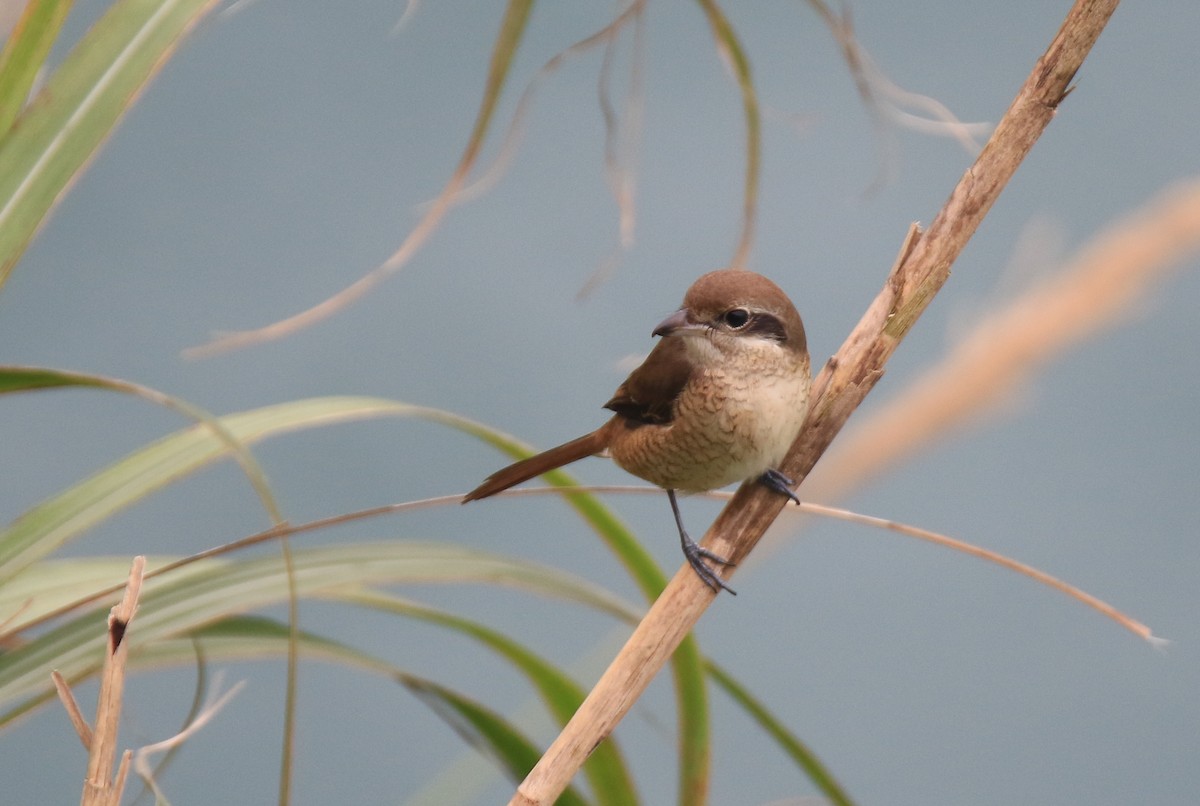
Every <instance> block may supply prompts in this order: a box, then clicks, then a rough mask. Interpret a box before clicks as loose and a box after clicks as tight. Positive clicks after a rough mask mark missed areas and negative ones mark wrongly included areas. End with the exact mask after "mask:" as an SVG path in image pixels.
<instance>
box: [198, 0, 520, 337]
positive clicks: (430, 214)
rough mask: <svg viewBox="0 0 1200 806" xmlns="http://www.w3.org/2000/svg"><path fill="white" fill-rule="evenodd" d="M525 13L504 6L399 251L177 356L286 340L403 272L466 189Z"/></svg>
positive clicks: (510, 6) (518, 7) (517, 7)
mask: <svg viewBox="0 0 1200 806" xmlns="http://www.w3.org/2000/svg"><path fill="white" fill-rule="evenodd" d="M528 12H529V4H528V3H516V2H513V3H510V4H509V7H508V11H507V13H506V14H505V17H504V20H503V22H502V23H501V28H500V34H499V35H498V36H497V40H496V48H495V50H493V52H492V60H491V65H490V67H489V70H488V80H487V84H486V86H485V88H484V98H483V103H482V104H481V106H480V109H479V112H478V113H477V116H476V120H475V127H474V129H473V131H472V133H471V137H470V139H469V140H468V142H467V146H466V148H465V149H464V151H463V154H462V156H461V157H460V158H459V162H458V165H457V166H456V167H455V169H454V173H453V174H452V175H451V177H450V179H449V181H448V182H447V183H446V185H445V187H444V188H443V189H442V192H441V193H440V194H439V195H438V197H437V198H436V199H435V200H434V202H433V204H432V205H431V206H430V208H429V210H428V211H427V212H426V213H425V215H424V216H422V217H421V220H420V221H418V222H417V225H416V226H415V227H413V229H412V231H411V232H409V234H408V237H406V238H405V239H404V241H403V242H402V243H401V244H400V248H399V249H397V250H396V251H395V252H394V253H393V254H392V256H391V257H389V258H388V259H387V260H386V261H384V262H383V263H381V264H380V265H379V266H377V267H376V268H374V269H372V270H371V271H370V272H368V273H367V274H364V275H363V276H362V277H360V278H359V279H358V280H356V281H355V282H353V283H351V284H350V285H348V286H346V288H344V289H342V290H341V291H339V292H338V293H336V294H334V295H333V296H331V297H329V298H327V299H326V300H324V301H323V302H321V303H318V304H317V305H314V306H313V307H311V308H309V309H308V310H306V311H301V312H300V313H298V314H295V315H293V316H289V317H288V318H286V319H281V320H279V321H278V322H275V323H273V324H270V325H267V326H266V327H262V328H258V329H256V330H242V331H236V332H228V333H223V334H218V335H217V336H216V337H215V338H214V339H213V340H212V341H210V342H209V343H207V344H202V345H198V346H196V347H190V348H188V349H186V350H184V351H183V355H184V357H185V358H207V357H210V356H213V355H217V354H219V353H224V352H228V351H230V350H235V349H240V348H243V347H248V346H250V345H254V344H261V343H263V342H268V341H275V340H276V339H282V338H285V337H287V336H290V335H291V334H293V333H296V332H297V331H299V330H302V329H304V328H306V327H309V326H311V325H313V324H316V323H317V322H320V321H321V320H323V319H326V318H328V317H330V316H333V315H334V314H336V313H338V312H339V311H341V310H343V309H344V308H346V307H347V306H349V305H351V304H353V303H354V302H356V301H358V300H359V299H361V298H362V297H363V296H365V295H366V294H367V293H368V292H370V291H371V289H373V288H374V287H375V286H377V285H378V284H379V283H381V282H382V281H383V280H385V279H387V278H388V277H390V276H391V275H393V274H395V273H396V272H398V271H400V269H402V268H404V266H405V265H406V264H407V263H408V261H409V260H411V259H412V257H413V255H415V254H416V253H417V252H418V251H419V250H420V249H421V247H423V246H424V245H425V242H426V241H428V240H429V238H430V237H431V236H432V235H433V233H434V232H435V231H436V230H437V228H438V227H439V226H440V225H441V222H442V219H443V218H445V216H446V213H448V212H449V211H450V208H451V207H453V206H454V200H455V198H456V197H457V194H458V193H459V191H460V190H461V189H462V188H463V186H464V185H466V182H467V176H468V175H469V174H470V172H471V169H472V168H473V167H474V165H475V162H476V160H477V158H478V157H479V152H480V151H481V150H482V148H483V140H484V137H483V135H484V134H485V133H486V130H487V124H488V121H489V120H490V118H491V115H492V112H493V111H494V110H495V105H496V102H497V101H498V99H499V95H500V89H501V86H502V84H503V82H504V78H505V75H506V73H507V68H508V63H509V60H510V59H511V57H512V55H513V54H512V50H514V49H515V43H514V42H513V41H512V39H513V38H514V37H519V35H520V31H521V30H523V28H524V24H525V18H526V16H527V15H528Z"/></svg>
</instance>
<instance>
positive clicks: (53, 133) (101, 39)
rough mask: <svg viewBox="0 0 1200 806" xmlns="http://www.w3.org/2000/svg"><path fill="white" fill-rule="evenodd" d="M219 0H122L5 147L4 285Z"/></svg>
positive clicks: (0, 220)
mask: <svg viewBox="0 0 1200 806" xmlns="http://www.w3.org/2000/svg"><path fill="white" fill-rule="evenodd" d="M214 5H216V0H118V2H116V3H114V4H113V5H112V7H111V8H109V10H108V11H107V12H106V13H105V15H104V16H103V17H102V18H101V19H100V20H99V21H98V22H97V23H96V24H95V25H94V26H93V27H92V29H91V30H90V31H89V32H88V33H87V34H86V35H85V36H84V37H83V39H82V40H81V41H80V42H79V44H78V45H76V46H75V48H74V49H73V50H72V51H71V53H70V54H69V55H68V56H67V58H66V60H65V61H64V62H63V64H62V65H61V66H60V67H59V68H58V70H56V71H55V73H54V75H53V76H51V78H50V80H49V81H48V82H47V83H46V86H45V87H44V88H43V89H42V90H41V92H39V93H38V95H37V96H36V97H35V98H34V99H33V102H32V103H31V104H30V105H29V107H28V108H27V109H26V110H25V112H24V113H22V114H21V115H20V116H19V118H18V119H19V121H20V125H18V126H15V127H13V128H12V129H11V130H10V131H9V132H8V135H7V136H6V137H4V139H3V140H2V141H0V285H3V283H4V282H5V281H6V280H7V278H8V275H9V274H10V273H11V271H12V268H13V266H14V265H15V264H16V262H17V260H18V258H20V256H21V253H22V252H24V250H25V246H26V245H27V244H28V243H29V240H30V238H32V237H33V235H34V233H35V232H36V231H37V229H38V228H39V227H40V226H41V224H42V222H43V221H44V220H45V218H46V215H47V213H49V211H50V209H51V208H52V207H53V206H54V203H55V202H56V201H57V200H58V198H59V197H60V196H61V195H62V194H63V192H64V191H66V189H67V187H68V186H69V185H70V183H71V181H72V179H74V178H75V176H76V175H77V174H78V173H79V171H80V170H81V169H82V168H83V167H84V165H86V164H87V161H88V159H90V158H91V156H92V155H93V154H94V153H95V151H96V149H97V148H98V147H99V146H100V144H101V143H102V142H104V139H105V138H106V137H107V136H108V135H109V133H110V132H111V131H112V129H113V127H114V126H115V125H116V123H117V121H118V120H120V118H121V116H122V115H123V114H124V113H125V110H126V109H128V108H129V105H130V104H131V103H132V102H133V100H134V98H136V96H137V94H138V92H139V91H141V90H142V89H143V88H144V87H145V85H146V83H147V82H148V81H149V80H150V78H151V77H152V76H153V75H154V73H155V72H156V71H157V70H158V68H159V67H161V66H162V65H163V64H164V63H165V62H166V59H167V57H168V55H169V54H170V53H171V51H172V49H173V48H174V47H175V46H176V44H178V42H179V39H180V37H181V36H182V35H183V34H184V33H185V32H186V31H187V30H188V28H189V27H190V26H192V25H193V24H195V22H196V21H197V20H198V19H199V18H200V17H201V15H203V14H204V12H206V11H207V10H208V9H210V8H212V7H213V6H214Z"/></svg>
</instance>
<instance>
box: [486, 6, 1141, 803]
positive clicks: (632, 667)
mask: <svg viewBox="0 0 1200 806" xmlns="http://www.w3.org/2000/svg"><path fill="white" fill-rule="evenodd" d="M1116 5H1117V3H1116V0H1077V2H1076V3H1075V5H1074V6H1073V7H1072V8H1071V10H1070V12H1068V14H1067V18H1066V20H1065V21H1064V22H1063V25H1062V27H1061V28H1060V30H1059V31H1058V33H1057V35H1056V36H1055V37H1054V39H1053V41H1052V42H1051V43H1050V46H1049V48H1048V49H1047V50H1046V52H1045V54H1043V55H1042V57H1041V58H1040V59H1038V61H1037V64H1036V65H1035V66H1034V69H1033V71H1032V73H1031V75H1030V76H1029V78H1028V79H1027V80H1026V82H1025V84H1024V85H1023V86H1022V88H1021V90H1020V91H1019V92H1018V94H1017V97H1016V98H1015V99H1014V101H1013V103H1012V105H1011V106H1010V107H1009V109H1008V111H1007V112H1006V113H1005V115H1004V117H1003V119H1002V120H1001V121H1000V124H999V125H998V126H997V127H996V130H995V131H994V132H993V133H992V137H991V139H990V140H989V141H988V144H987V145H986V146H985V147H984V149H983V151H982V153H981V154H980V155H979V157H978V158H977V159H976V160H975V163H974V165H972V166H971V167H970V168H969V169H968V170H967V172H966V174H964V176H963V177H962V179H961V180H960V181H959V183H958V185H957V186H956V187H955V189H954V191H953V192H952V193H951V195H950V198H949V199H948V200H947V202H946V204H945V205H944V206H943V208H942V210H941V211H940V212H939V213H938V215H937V217H936V218H934V220H933V223H932V224H931V225H930V227H929V230H928V232H927V233H925V235H924V236H923V237H920V238H918V239H916V241H915V243H912V244H911V249H906V250H904V251H902V255H901V259H900V260H899V261H898V262H897V266H896V267H895V269H893V271H892V272H891V274H890V275H889V276H888V278H887V281H886V283H885V285H884V288H883V290H882V291H881V292H880V294H879V295H878V296H877V297H876V299H875V300H874V302H872V304H871V306H870V307H869V308H868V310H867V312H866V313H865V314H864V316H863V318H862V319H861V320H860V322H859V324H858V325H857V326H856V327H855V329H854V331H853V332H852V333H851V334H850V336H849V338H848V339H847V340H846V342H845V343H844V344H843V346H842V348H841V349H840V350H839V351H838V353H837V355H835V356H834V357H833V358H832V359H830V361H829V362H828V363H827V364H826V366H825V367H824V369H822V371H821V373H820V375H819V376H818V378H817V382H816V385H815V390H814V391H815V394H814V400H813V404H812V408H811V410H810V413H809V419H808V422H807V424H806V425H805V428H804V430H803V432H802V433H801V435H800V437H799V439H797V441H796V444H795V445H793V446H792V449H791V451H789V453H788V456H787V457H786V458H785V459H784V461H783V463H782V467H781V468H780V469H781V470H782V471H783V472H784V473H786V474H787V475H788V476H790V477H792V478H794V479H797V480H802V479H804V478H805V477H806V476H807V475H808V472H809V471H810V470H811V469H812V467H813V465H814V464H815V463H816V461H817V459H818V458H819V457H820V456H821V454H822V453H824V451H825V449H826V448H827V447H828V446H829V444H830V442H832V440H833V438H834V437H835V436H836V435H837V433H838V432H839V431H840V430H841V429H842V427H843V426H844V425H845V423H846V420H847V419H849V417H850V415H851V414H852V413H853V412H854V410H855V409H856V408H857V407H858V406H859V404H860V403H861V402H862V400H863V399H864V398H865V397H866V395H867V394H868V393H869V392H870V390H871V389H872V388H873V387H874V385H875V383H876V382H877V381H878V380H879V378H880V377H881V376H882V374H883V369H884V366H885V364H886V363H887V360H888V358H890V357H891V354H892V353H893V352H894V351H895V349H896V347H897V346H898V345H899V343H900V341H901V340H902V339H903V338H904V336H905V334H907V332H908V331H909V329H910V328H911V327H912V326H913V324H914V323H915V322H916V320H917V318H918V317H919V316H920V315H921V313H922V312H923V311H924V310H925V308H926V307H927V306H928V305H929V303H930V301H931V300H932V299H933V297H934V295H935V294H936V293H937V292H938V290H939V289H940V288H941V287H942V285H943V284H944V283H945V282H946V280H947V278H948V277H949V273H950V266H951V265H952V264H953V262H954V259H955V258H956V257H957V256H958V255H959V253H960V252H961V251H962V249H963V247H964V246H965V245H966V243H967V241H968V240H969V239H970V237H971V235H972V234H974V232H975V230H976V229H977V228H978V226H979V224H980V222H981V221H982V220H983V217H984V216H985V215H986V213H987V212H988V210H990V209H991V206H992V204H994V203H995V201H996V199H997V197H998V196H999V194H1000V191H1001V190H1002V189H1003V188H1004V186H1005V184H1007V182H1008V180H1009V178H1010V177H1011V176H1012V174H1013V173H1014V172H1015V171H1016V169H1017V166H1018V165H1020V163H1021V161H1022V160H1023V159H1024V157H1025V155H1026V154H1027V153H1028V152H1029V150H1030V149H1031V148H1032V147H1033V144H1034V143H1035V142H1036V141H1037V138H1038V136H1039V135H1040V134H1041V132H1042V131H1043V130H1044V129H1045V128H1046V126H1047V125H1049V122H1050V120H1051V119H1052V118H1053V116H1054V113H1055V110H1056V109H1057V108H1058V105H1059V103H1060V102H1061V101H1062V99H1063V98H1064V97H1065V96H1066V94H1067V92H1068V86H1069V84H1070V82H1071V80H1072V79H1073V78H1074V76H1075V73H1076V71H1077V70H1078V69H1079V67H1080V66H1081V65H1082V63H1083V59H1084V57H1085V56H1086V55H1087V53H1088V51H1089V50H1090V49H1091V47H1092V45H1093V44H1094V43H1095V41H1096V39H1097V38H1098V37H1099V35H1100V32H1101V31H1102V30H1103V29H1104V26H1105V24H1106V23H1107V21H1108V19H1109V17H1110V16H1111V15H1112V13H1113V11H1114V10H1115V9H1116ZM783 504H784V499H783V497H782V496H779V495H777V494H773V493H771V491H769V490H766V489H764V488H763V487H762V485H750V484H744V485H742V487H741V488H740V489H739V490H738V491H737V493H736V494H735V495H734V497H733V500H732V501H730V503H729V505H728V506H726V507H725V509H724V510H723V511H722V512H721V514H720V515H719V516H718V518H717V520H716V522H715V523H714V524H713V525H712V527H711V528H710V529H709V531H708V534H707V535H706V537H705V541H704V544H705V545H706V547H707V548H708V549H709V550H711V551H714V552H716V553H717V554H719V555H722V556H725V557H728V558H730V560H732V561H733V562H738V561H740V560H741V559H742V558H743V557H745V556H746V554H748V553H749V552H750V550H751V549H752V548H753V547H754V546H755V545H756V544H757V542H758V540H759V539H760V538H761V537H762V534H763V533H764V532H765V531H766V529H767V527H768V526H770V524H771V523H772V522H773V521H774V520H775V517H776V516H777V515H778V514H779V512H780V510H781V509H782V508H783ZM715 598H716V594H715V593H714V592H713V591H712V590H711V589H710V588H709V587H708V586H707V585H705V584H704V583H703V582H702V581H701V580H700V579H699V577H698V576H697V575H696V574H695V573H694V572H693V571H692V570H691V568H689V567H688V566H687V565H686V564H685V565H684V566H683V567H682V568H681V569H680V571H679V573H677V574H676V575H675V577H674V579H672V580H671V582H670V583H669V584H668V585H667V588H666V590H664V591H663V593H662V595H661V596H660V597H659V598H658V600H657V601H656V602H655V603H654V605H653V606H652V607H651V608H650V611H649V612H648V613H647V615H646V617H645V618H644V619H643V620H642V622H641V623H640V624H639V625H638V627H637V628H636V629H635V630H634V632H633V635H632V636H631V637H630V638H629V641H628V642H627V643H626V644H625V647H624V648H623V649H622V650H621V652H620V654H618V656H617V658H616V659H615V660H614V661H613V662H612V664H611V665H610V666H609V668H608V669H607V670H606V671H605V672H604V674H603V676H601V678H600V680H599V681H598V682H597V683H596V685H595V687H594V688H593V689H592V691H591V693H590V694H589V695H588V697H587V699H586V700H585V701H584V702H583V704H582V705H581V706H580V707H579V709H578V711H576V713H575V715H574V716H573V717H572V718H571V720H570V721H569V722H568V724H567V725H566V727H565V728H564V729H563V731H562V732H561V733H560V734H559V736H558V738H557V739H555V740H554V742H553V743H552V744H551V745H550V747H549V748H548V749H547V750H546V752H545V753H544V754H543V756H542V758H541V760H540V761H538V763H537V764H536V765H535V766H534V768H533V770H531V771H530V773H529V775H528V776H526V778H525V780H524V781H523V782H522V783H521V785H520V786H519V787H518V789H517V791H516V793H515V794H514V795H513V798H512V800H511V801H510V803H511V804H514V805H515V806H531V805H532V804H537V805H538V806H548V804H550V803H553V802H554V800H555V799H556V798H557V797H558V795H559V794H560V793H561V792H562V791H563V790H564V789H565V788H566V786H567V785H568V784H569V783H570V781H571V779H572V778H574V776H575V774H576V772H577V771H578V770H579V768H580V766H581V765H582V764H583V762H584V761H585V760H586V759H587V757H588V755H589V754H590V753H591V752H592V750H594V749H595V748H596V746H597V745H598V744H599V743H600V742H602V741H604V739H605V738H607V737H608V735H609V734H610V733H611V732H612V730H613V729H614V728H615V727H616V725H617V723H618V722H619V721H620V720H621V718H622V717H623V716H624V715H625V713H626V712H627V711H628V710H629V708H630V707H632V705H633V703H634V702H636V701H637V698H638V697H639V696H640V695H641V693H642V691H643V690H644V689H645V688H646V686H648V685H649V683H650V681H651V680H652V679H653V678H654V676H655V675H656V674H657V673H658V671H659V670H660V669H661V668H662V666H663V665H664V664H665V663H666V662H667V660H668V659H669V658H670V656H671V653H672V652H674V650H675V648H676V647H677V646H678V645H679V642H680V641H681V640H683V637H684V636H685V635H687V633H688V632H689V631H690V630H691V629H692V626H693V625H694V624H695V623H696V621H698V620H699V618H700V616H701V615H702V614H703V612H704V611H705V610H706V609H707V608H708V606H709V605H710V604H711V603H712V602H713V600H714V599H715Z"/></svg>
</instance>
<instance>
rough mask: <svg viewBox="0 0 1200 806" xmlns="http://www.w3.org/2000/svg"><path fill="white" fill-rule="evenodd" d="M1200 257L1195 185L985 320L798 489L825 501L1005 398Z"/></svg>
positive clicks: (1157, 203) (1176, 189)
mask: <svg viewBox="0 0 1200 806" xmlns="http://www.w3.org/2000/svg"><path fill="white" fill-rule="evenodd" d="M1198 250H1200V179H1191V180H1188V181H1184V182H1180V183H1178V184H1176V185H1174V186H1172V187H1169V188H1167V189H1166V190H1165V191H1163V192H1162V193H1160V194H1159V195H1158V196H1156V197H1155V198H1154V199H1152V200H1150V201H1149V202H1147V203H1146V204H1145V205H1143V206H1142V207H1141V208H1140V209H1138V210H1137V211H1135V212H1134V213H1132V214H1130V215H1128V216H1126V217H1125V218H1123V219H1121V220H1120V221H1117V222H1116V223H1115V224H1112V225H1110V226H1109V227H1108V228H1107V229H1105V230H1103V231H1102V232H1101V233H1100V234H1098V235H1096V236H1095V237H1094V238H1092V239H1091V240H1090V241H1089V242H1088V243H1087V244H1086V245H1085V246H1084V247H1083V248H1082V249H1080V250H1079V251H1078V252H1077V253H1076V255H1075V257H1074V258H1073V259H1072V260H1071V261H1070V262H1069V263H1067V264H1066V266H1065V268H1063V269H1062V270H1061V271H1060V272H1059V273H1057V274H1056V275H1055V276H1052V277H1047V278H1045V279H1044V280H1042V281H1041V282H1039V283H1037V284H1036V285H1035V286H1033V287H1032V288H1030V289H1028V290H1027V291H1026V292H1025V293H1024V294H1022V295H1021V296H1020V297H1019V298H1017V299H1016V300H1014V301H1013V302H1011V303H1010V304H1008V305H1007V306H1005V307H1004V308H1003V309H1002V310H999V311H996V312H995V313H993V314H991V315H989V316H986V317H984V318H983V319H982V320H981V321H980V322H979V324H978V325H977V326H976V327H975V329H974V330H973V331H972V332H971V333H970V334H968V336H967V338H966V339H965V340H963V341H962V342H961V343H960V344H959V345H958V346H957V347H956V348H955V349H954V351H953V352H951V353H950V354H949V355H948V356H946V357H945V359H943V360H942V361H941V362H940V363H939V364H938V365H937V366H935V367H933V368H932V369H930V370H929V371H928V372H926V373H925V374H924V375H923V376H922V377H920V378H918V379H917V380H916V381H915V382H914V383H912V384H911V385H910V386H909V387H908V388H906V389H905V390H904V391H903V392H902V393H900V395H899V396H897V398H896V399H895V400H893V401H891V402H890V403H889V404H888V405H887V406H886V407H885V408H883V409H882V410H880V411H879V412H878V413H877V414H875V415H874V416H872V417H871V418H869V419H867V420H865V421H864V422H863V423H862V424H861V425H860V426H859V427H858V428H855V429H854V430H853V431H852V432H850V433H848V434H846V435H845V437H843V438H842V439H841V440H840V441H839V442H838V443H837V446H836V448H834V449H833V450H832V451H831V452H830V453H829V455H828V456H826V457H825V459H824V461H822V463H821V465H820V466H819V467H818V468H817V469H816V470H815V471H814V472H813V474H812V476H811V477H810V478H809V479H808V480H807V482H806V483H805V489H806V490H807V491H808V495H810V496H812V497H813V498H817V499H820V500H823V501H829V500H833V499H836V498H838V497H840V496H841V495H843V494H845V492H846V491H847V490H849V489H850V488H852V487H855V486H858V485H861V484H862V483H863V482H864V481H865V480H866V479H867V478H869V477H871V476H874V475H876V474H878V473H881V472H883V471H884V470H886V469H887V468H888V467H890V466H892V465H893V464H895V463H896V462H897V461H900V460H901V459H902V458H904V457H907V456H909V455H910V454H912V453H914V452H915V451H917V450H921V449H924V448H926V447H928V446H930V445H931V444H933V443H934V441H935V440H936V439H937V438H939V437H944V436H946V435H948V434H950V433H953V431H954V429H955V428H956V427H961V426H963V425H965V423H966V422H967V421H968V420H969V419H971V418H973V417H977V416H979V415H980V414H983V413H985V412H986V411H987V410H988V409H989V407H992V406H995V405H996V403H997V402H998V401H1003V400H1006V399H1008V398H1009V397H1010V396H1011V395H1012V394H1013V393H1014V392H1016V391H1017V390H1018V389H1019V388H1020V387H1021V385H1022V384H1023V383H1025V382H1026V381H1027V380H1028V379H1029V378H1030V376H1031V375H1032V374H1033V373H1035V372H1037V371H1038V370H1039V369H1040V368H1041V367H1042V366H1043V365H1045V364H1046V363H1048V362H1049V361H1051V360H1053V359H1054V358H1055V357H1056V356H1057V355H1058V354H1059V353H1061V352H1063V351H1065V350H1066V349H1068V348H1069V347H1071V346H1072V345H1074V344H1077V343H1079V342H1081V341H1083V340H1085V339H1087V338H1088V337H1090V336H1092V335H1093V334H1095V333H1096V332H1097V331H1100V330H1103V329H1105V328H1108V327H1112V326H1115V325H1116V324H1118V323H1120V322H1121V321H1122V320H1123V319H1125V318H1126V317H1127V316H1128V314H1129V312H1130V310H1131V309H1135V308H1136V307H1137V305H1138V303H1139V302H1140V300H1141V297H1142V296H1143V295H1144V294H1145V293H1147V292H1148V291H1149V290H1150V289H1151V288H1152V287H1153V286H1154V284H1155V283H1156V282H1157V281H1159V280H1162V279H1163V278H1164V277H1165V275H1166V274H1167V272H1168V271H1169V270H1171V269H1172V268H1174V267H1176V266H1177V265H1178V264H1179V263H1180V262H1181V261H1183V260H1184V259H1185V258H1187V257H1188V256H1189V255H1192V254H1195V253H1196V252H1197V251H1198Z"/></svg>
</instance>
